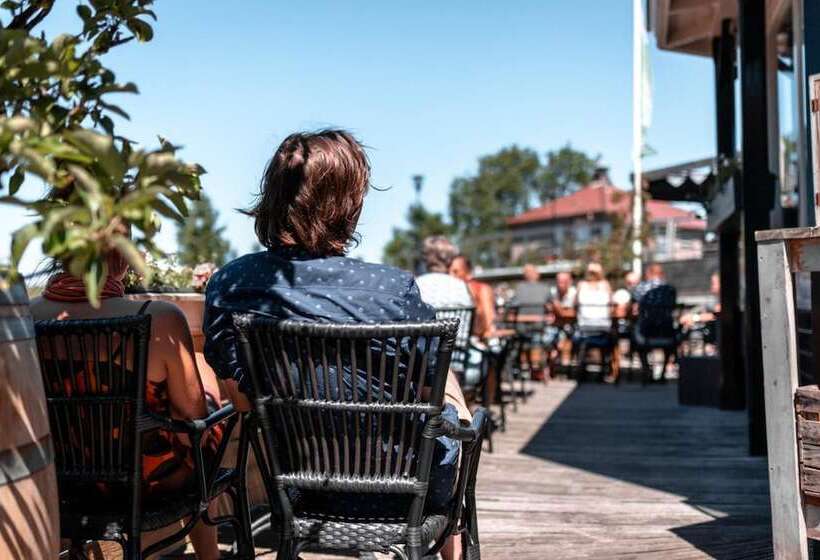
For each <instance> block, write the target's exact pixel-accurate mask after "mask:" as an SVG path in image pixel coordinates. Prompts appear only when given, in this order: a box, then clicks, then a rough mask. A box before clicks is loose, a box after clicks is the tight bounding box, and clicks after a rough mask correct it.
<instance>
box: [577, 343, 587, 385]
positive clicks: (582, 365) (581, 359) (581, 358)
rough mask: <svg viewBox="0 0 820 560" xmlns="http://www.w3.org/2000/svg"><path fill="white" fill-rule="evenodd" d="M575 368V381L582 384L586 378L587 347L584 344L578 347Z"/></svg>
mask: <svg viewBox="0 0 820 560" xmlns="http://www.w3.org/2000/svg"><path fill="white" fill-rule="evenodd" d="M575 367H576V369H575V380H576V381H577V382H578V383H583V382H584V381H586V378H587V345H586V343H584V342H582V343H581V344H579V345H578V358H577V365H576V366H575Z"/></svg>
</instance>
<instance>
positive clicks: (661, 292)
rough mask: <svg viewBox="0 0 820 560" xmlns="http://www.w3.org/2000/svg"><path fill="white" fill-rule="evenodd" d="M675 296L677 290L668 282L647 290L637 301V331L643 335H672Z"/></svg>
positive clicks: (658, 336)
mask: <svg viewBox="0 0 820 560" xmlns="http://www.w3.org/2000/svg"><path fill="white" fill-rule="evenodd" d="M677 297H678V293H677V290H675V288H674V287H673V286H670V285H669V284H661V285H659V286H656V287H654V288H652V289H650V290H649V291H647V292H646V293H645V294H644V295H643V296H642V297H641V298H640V301H639V302H638V319H637V321H636V327H637V330H638V332H639V333H640V334H641V335H642V336H644V337H653V338H670V337H674V336H675V334H676V329H675V310H676V308H677V307H676V306H677Z"/></svg>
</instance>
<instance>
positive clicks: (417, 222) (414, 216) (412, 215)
mask: <svg viewBox="0 0 820 560" xmlns="http://www.w3.org/2000/svg"><path fill="white" fill-rule="evenodd" d="M407 223H408V226H409V227H407V228H393V237H392V238H391V239H390V241H388V243H387V245H385V247H384V252H383V256H382V260H384V262H385V263H387V264H391V265H393V266H397V267H399V268H403V269H405V270H411V271H415V269H416V265H417V264H418V262H419V259H421V244H422V241H423V240H424V238H425V237H428V236H430V235H450V234H451V233H452V228H451V227H450V226H449V225H448V224H447V223H446V222H445V221H444V217H443V216H442V215H441V214H439V213H436V212H429V211H428V210H427V209H426V208H424V206H422V205H421V204H413V205H412V206H410V208H409V209H408V210H407Z"/></svg>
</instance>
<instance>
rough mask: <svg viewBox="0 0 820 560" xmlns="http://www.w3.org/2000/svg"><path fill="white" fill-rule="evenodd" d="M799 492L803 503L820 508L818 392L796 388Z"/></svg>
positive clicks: (807, 387) (813, 388)
mask: <svg viewBox="0 0 820 560" xmlns="http://www.w3.org/2000/svg"><path fill="white" fill-rule="evenodd" d="M794 411H795V416H796V418H797V455H798V460H799V469H800V491H801V493H802V494H803V499H804V501H806V502H810V503H815V504H820V388H818V387H817V385H807V386H805V387H798V388H797V390H796V391H795V395H794Z"/></svg>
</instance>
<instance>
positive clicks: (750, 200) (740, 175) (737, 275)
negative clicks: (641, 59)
mask: <svg viewBox="0 0 820 560" xmlns="http://www.w3.org/2000/svg"><path fill="white" fill-rule="evenodd" d="M647 8H648V14H649V18H648V19H649V24H650V27H651V30H652V31H653V32H654V34H655V37H656V39H657V44H658V47H659V48H661V49H664V50H669V51H675V52H679V53H682V54H688V55H694V56H704V57H711V58H712V60H713V62H714V69H715V79H714V83H713V84H703V87H714V92H715V100H716V130H715V135H716V140H717V143H716V145H717V153H716V154H714V159H713V165H712V166H711V167H712V172H711V177H710V178H709V180H708V181H705V182H702V183H699V184H695V183H691V184H688V185H686V187H685V188H682V189H678V195H679V197H676V196H675V195H674V194H672V193H673V191H671V190H670V189H669V188H668V184H666V183H667V182H666V181H665V180H664V177H663V173H661V174H658V173H657V172H656V173H655V175H654V176H653V177H651V178H650V180H649V181H648V183H649V189H650V193H651V194H652V195H653V196H655V195H656V194H660V193H661V192H664V193H665V195H664V196H665V197H666V198H667V199H677V200H689V201H693V200H700V201H701V202H703V203H704V204H705V205H706V207H707V208H708V212H709V216H708V222H709V226H710V229H712V230H713V231H715V232H716V233H717V234H718V238H719V245H720V269H721V290H722V294H721V300H722V301H721V304H722V309H723V313H722V316H721V332H722V336H721V355H722V367H721V369H722V379H721V387H722V389H721V403H722V406H724V407H725V408H734V409H739V408H744V407H745V408H747V409H748V414H749V449H750V452H751V453H752V454H753V455H761V454H763V453H765V450H766V439H765V419H764V408H763V378H762V375H763V372H762V366H761V364H762V356H761V339H760V306H759V297H760V293H759V286H758V270H757V249H756V244H755V240H754V234H755V231H759V230H763V229H769V228H772V227H793V226H805V225H814V211H813V207H814V204H813V199H814V192H815V189H814V185H813V181H812V174H811V157H810V154H811V138H810V134H809V130H810V126H809V123H810V114H809V112H810V111H809V109H810V104H809V103H808V88H807V85H806V84H807V83H808V78H809V76H810V75H812V74H816V73H818V72H820V2H817V1H815V0H648V2H647ZM738 116H739V118H740V122H736V121H737V117H738ZM738 130H740V134H738V132H737V131H738ZM701 163H703V162H701ZM685 167H686V166H683V169H682V168H679V169H677V170H675V172H676V173H678V174H680V173H684V174H685V173H686V170H685ZM797 282H798V286H799V289H798V293H799V294H801V296H800V297H798V301H797V304H798V309H800V310H801V314H800V321H799V325H798V329H799V330H798V339H799V340H800V341H801V347H802V352H801V361H802V363H801V365H802V370H803V372H804V373H805V374H807V375H810V376H811V377H812V378H813V377H814V356H815V355H816V351H815V348H816V347H817V346H818V345H817V344H816V340H815V339H816V338H817V337H816V336H815V334H813V333H820V324H818V318H819V317H817V316H815V315H814V314H813V313H812V311H811V308H812V305H811V304H812V300H815V301H818V302H820V283H817V282H814V281H812V279H811V278H810V277H808V276H801V277H799V278H797ZM814 307H815V308H818V307H820V306H819V305H815V306H814Z"/></svg>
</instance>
